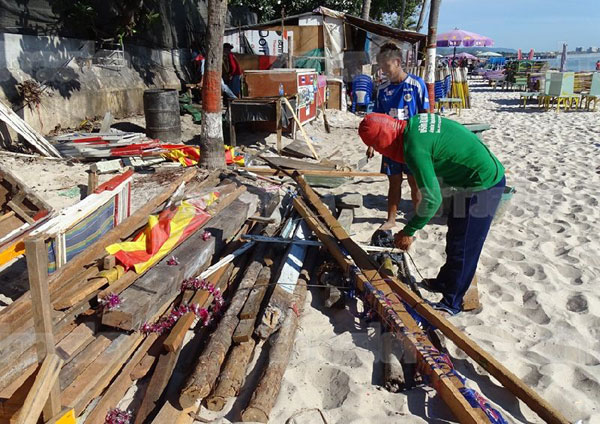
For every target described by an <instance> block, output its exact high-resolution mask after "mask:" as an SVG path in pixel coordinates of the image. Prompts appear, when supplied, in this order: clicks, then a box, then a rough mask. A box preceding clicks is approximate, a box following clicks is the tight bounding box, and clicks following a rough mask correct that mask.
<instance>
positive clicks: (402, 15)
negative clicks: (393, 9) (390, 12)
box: [398, 0, 406, 29]
mask: <svg viewBox="0 0 600 424" xmlns="http://www.w3.org/2000/svg"><path fill="white" fill-rule="evenodd" d="M405 11H406V0H402V11H401V12H400V22H399V25H398V28H400V29H404V12H405Z"/></svg>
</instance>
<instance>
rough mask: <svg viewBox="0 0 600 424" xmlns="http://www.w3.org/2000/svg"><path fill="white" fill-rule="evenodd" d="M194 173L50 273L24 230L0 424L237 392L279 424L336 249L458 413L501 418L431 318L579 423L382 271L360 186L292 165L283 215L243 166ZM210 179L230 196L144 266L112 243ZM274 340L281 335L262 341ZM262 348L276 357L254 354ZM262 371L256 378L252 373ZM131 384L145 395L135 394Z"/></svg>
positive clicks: (6, 332) (138, 412) (535, 403)
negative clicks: (317, 279) (308, 318)
mask: <svg viewBox="0 0 600 424" xmlns="http://www.w3.org/2000/svg"><path fill="white" fill-rule="evenodd" d="M195 176H196V171H195V170H194V169H191V170H188V171H187V172H186V173H185V174H183V175H181V176H180V177H179V178H178V179H177V180H176V181H173V182H172V184H170V185H169V186H168V187H166V188H165V190H164V192H163V193H162V194H161V195H159V196H158V197H157V198H155V199H153V200H152V201H150V202H149V203H148V204H147V205H146V206H144V207H143V208H142V209H141V210H139V211H137V212H136V213H134V214H133V215H131V216H130V217H129V218H127V219H125V220H124V221H123V222H122V223H121V224H119V225H117V226H116V227H115V228H113V229H112V230H110V231H109V232H108V233H106V234H105V235H104V236H103V237H102V238H100V239H99V240H97V241H96V242H95V243H94V244H92V245H91V246H89V247H88V249H86V250H85V252H82V253H81V254H79V255H78V256H76V257H74V258H73V259H71V260H70V261H68V262H66V263H65V264H63V265H62V266H61V267H60V268H59V269H58V270H57V271H56V272H55V273H54V274H52V275H51V276H50V277H49V276H48V272H47V270H48V265H47V258H48V255H47V248H46V244H45V239H44V238H43V237H32V238H29V239H27V241H26V250H27V259H28V261H27V262H28V272H29V279H30V287H31V292H30V293H28V294H27V295H25V296H23V297H22V298H21V299H19V300H17V301H16V302H14V303H13V304H12V305H11V306H10V307H8V308H6V309H5V310H4V311H2V312H0V326H1V327H0V329H1V330H2V332H1V334H0V359H1V362H0V364H2V369H1V370H0V421H2V422H36V421H37V420H38V418H39V417H40V415H42V416H43V419H44V422H48V421H52V420H54V421H52V422H55V421H56V420H59V419H60V420H62V421H60V422H63V423H64V422H75V421H74V419H75V417H79V419H80V422H89V423H104V422H108V423H112V422H130V423H157V424H158V423H192V422H193V421H195V420H199V421H205V422H209V421H207V420H206V419H205V418H203V417H202V414H203V411H202V408H206V409H209V410H211V411H222V410H223V409H225V408H226V407H227V406H228V405H230V404H231V403H233V401H234V399H235V398H237V399H235V403H236V404H238V406H239V405H240V403H243V404H242V405H241V408H240V413H239V416H236V417H235V419H238V418H239V419H241V420H242V421H244V422H263V423H267V422H269V418H270V415H271V411H272V409H273V407H274V405H275V402H276V400H277V396H278V394H279V390H280V387H281V381H282V378H283V375H284V372H285V370H286V367H287V365H288V362H289V360H290V356H291V352H292V349H293V344H294V338H295V333H296V329H297V327H298V322H299V319H300V318H299V317H300V316H301V313H302V308H303V306H304V303H305V297H306V293H307V288H308V285H309V283H310V280H311V275H312V274H313V272H312V270H313V268H314V267H315V266H316V265H317V262H318V261H319V260H321V259H323V258H324V257H327V255H326V253H327V252H328V253H329V255H330V256H331V258H333V260H334V261H335V262H337V264H338V265H339V268H340V269H341V270H342V272H343V274H344V277H345V278H346V279H347V281H352V282H353V283H352V287H350V288H355V289H356V290H357V292H358V293H360V295H361V297H362V300H363V301H364V302H365V303H367V304H368V305H369V306H370V307H371V308H372V310H373V311H374V312H375V313H376V314H377V316H378V317H379V319H380V320H381V322H382V324H383V326H384V327H385V329H386V330H387V332H388V334H389V335H390V336H391V337H393V339H395V341H396V343H395V344H393V343H392V344H389V346H392V350H394V349H395V350H396V351H397V352H395V353H396V356H397V357H398V358H399V359H400V362H401V363H402V364H412V365H413V371H414V372H416V371H417V370H418V373H419V374H420V375H421V376H427V378H428V381H430V382H431V384H432V386H433V387H434V389H435V390H437V391H438V393H439V395H440V398H441V399H442V400H443V401H444V402H445V403H446V404H447V405H448V407H449V408H450V410H451V411H452V412H453V414H454V415H455V416H456V418H457V419H458V420H459V421H460V422H467V423H481V422H493V421H492V420H491V418H490V415H489V413H490V410H491V411H492V412H493V411H494V410H493V409H489V408H486V409H485V410H484V409H483V408H482V407H481V404H480V403H478V402H472V401H471V400H472V399H471V398H470V397H469V396H475V395H473V390H472V389H469V388H467V387H466V386H465V381H464V380H463V379H462V378H461V377H460V376H459V375H458V374H457V373H456V372H455V370H454V369H453V367H452V364H451V362H450V361H448V360H447V357H446V356H445V353H444V352H443V350H441V349H440V348H439V346H438V345H436V344H435V343H434V342H433V341H432V339H431V338H430V337H429V333H428V332H427V331H426V328H425V327H426V325H425V324H427V323H429V324H431V325H434V326H435V327H436V328H437V329H439V330H440V331H441V332H442V333H443V334H444V335H445V336H446V337H448V338H449V339H451V340H452V341H453V342H454V343H456V344H457V345H458V346H459V347H460V348H461V349H463V350H464V351H465V353H467V354H468V355H469V356H470V357H471V358H472V359H473V360H474V361H476V362H477V363H479V364H480V365H481V366H482V367H483V368H484V369H486V370H487V371H488V372H489V373H490V374H491V375H492V376H493V377H495V378H496V379H497V380H498V381H499V382H501V383H502V384H503V385H504V386H505V387H506V388H507V389H508V390H510V391H512V392H513V393H515V395H516V396H518V397H519V398H520V399H522V400H523V401H524V402H525V403H527V405H528V406H529V407H530V408H531V409H532V410H534V411H535V412H537V413H538V414H539V415H540V417H541V418H542V419H544V420H546V421H548V422H552V423H565V422H567V421H566V420H565V419H564V417H563V416H562V415H561V414H560V412H558V411H556V410H555V409H554V408H553V407H552V406H551V405H549V404H548V403H546V402H545V401H544V400H543V399H541V398H540V397H539V396H538V395H537V394H536V393H535V392H533V391H532V390H531V389H530V388H528V387H527V386H526V385H525V384H524V383H523V382H522V381H520V380H519V379H518V378H517V377H516V376H514V375H513V374H512V373H510V371H509V370H507V369H506V368H505V367H503V366H502V365H501V364H500V363H499V362H498V361H496V360H495V359H494V358H493V357H492V356H491V355H489V354H488V353H486V352H485V351H483V350H482V349H481V348H480V347H479V346H477V345H476V344H475V343H474V342H473V341H471V340H470V339H469V338H468V337H467V336H466V335H464V334H463V333H461V332H460V331H459V330H458V329H457V328H456V327H455V326H453V325H452V324H451V323H450V322H448V321H447V320H446V319H444V318H443V317H441V316H440V315H438V314H437V313H436V311H434V310H433V309H432V308H431V307H430V306H429V305H428V304H427V303H426V302H424V301H423V299H421V298H420V297H419V296H418V295H417V294H416V293H414V292H413V291H411V289H410V288H409V286H408V285H407V284H404V283H403V282H401V281H399V280H398V279H396V278H395V277H394V276H392V275H387V274H385V275H384V274H382V273H381V270H380V267H378V266H377V265H375V264H374V263H373V262H372V261H371V258H370V257H369V256H368V255H367V254H366V253H365V251H364V250H363V249H362V248H361V247H360V246H359V245H358V244H356V243H355V242H354V241H353V240H352V239H351V238H350V237H349V236H348V231H347V229H348V228H349V226H350V225H351V221H352V218H353V217H352V214H353V208H356V207H360V200H361V199H360V198H357V197H356V196H340V197H338V198H337V199H336V198H335V197H332V198H331V199H330V200H331V205H330V207H329V208H328V207H327V206H325V203H324V202H323V199H322V198H320V197H319V196H318V195H317V194H316V193H315V192H314V191H313V189H312V188H311V186H310V185H309V184H308V183H307V182H306V180H305V179H304V178H303V177H302V176H301V175H300V174H299V173H297V172H296V173H294V174H290V176H291V177H292V178H293V179H294V181H295V183H296V185H297V187H298V192H297V193H296V195H294V196H291V197H288V198H287V199H288V200H289V201H290V202H291V204H290V205H281V207H280V208H278V211H279V213H278V214H274V215H273V216H275V215H277V216H278V217H279V218H280V219H279V220H277V219H269V218H267V217H270V216H271V215H272V212H273V211H274V210H275V209H276V208H277V207H278V206H280V204H279V203H280V201H279V196H278V195H276V194H273V192H269V191H267V190H265V189H263V188H261V187H260V184H259V183H254V184H253V185H249V182H248V180H247V179H245V178H244V177H238V176H235V175H234V174H228V175H223V176H216V175H213V176H211V177H209V178H207V179H205V180H202V181H198V180H197V179H196V178H195ZM182 182H187V184H186V188H185V191H184V192H183V193H181V191H180V190H178V188H179V187H180V185H181V183H182ZM246 187H247V188H246ZM207 191H208V192H210V193H216V192H218V193H220V195H219V196H218V201H217V202H216V203H214V204H211V205H210V206H208V207H207V208H206V212H207V213H209V214H210V219H209V220H208V221H207V222H206V224H205V225H204V226H203V227H201V228H199V229H198V230H196V231H195V232H194V233H193V234H191V235H189V237H188V238H186V239H185V240H183V241H181V242H180V243H179V244H178V245H176V246H174V247H173V248H172V250H171V251H170V252H169V254H168V255H167V256H165V257H164V258H163V259H162V260H160V261H158V262H157V263H156V264H155V265H154V266H152V267H150V268H149V269H147V270H146V271H145V272H143V273H140V274H137V273H135V272H134V271H133V270H125V269H124V268H123V267H122V266H121V265H119V264H118V263H116V262H115V258H114V257H112V256H107V255H106V253H105V251H104V248H105V247H106V246H107V245H109V244H112V243H115V242H119V241H122V240H127V239H130V238H131V236H132V235H133V234H134V233H136V232H137V230H138V229H139V228H141V227H142V226H143V224H144V222H145V221H146V220H147V217H148V215H149V214H151V213H154V212H156V210H161V209H163V208H164V207H165V203H166V202H168V201H170V200H174V201H176V200H177V199H179V200H181V199H186V198H190V197H194V196H199V195H201V194H202V193H206V192H207ZM175 192H177V195H176V199H171V198H172V195H173V193H175ZM338 210H339V217H340V220H341V221H345V222H344V224H343V225H342V223H341V222H340V221H338V219H336V218H335V217H334V213H336V212H337V211H338ZM345 228H346V229H345ZM313 233H314V235H316V237H317V238H318V239H319V241H320V243H319V244H318V245H316V243H315V242H314V240H310V239H311V237H312V235H313ZM243 236H244V237H243ZM244 240H245V241H244ZM265 241H270V243H266V242H265ZM273 241H276V243H273ZM417 315H419V316H421V317H422V318H423V320H424V321H423V323H425V324H423V323H421V324H418V323H417V321H416V320H415V317H416V316H417ZM265 343H269V344H270V347H269V349H265V350H262V348H263V346H264V345H265ZM389 346H388V347H389ZM259 354H260V356H261V358H264V361H262V360H261V361H256V362H255V363H253V362H254V361H253V358H254V357H255V356H256V355H259ZM251 364H252V365H251ZM388 368H390V369H391V367H388ZM390 372H391V371H390ZM250 373H252V374H253V375H255V376H258V378H256V379H252V380H251V381H246V378H247V376H248V375H249V374H250ZM404 377H406V376H403V377H402V378H401V380H398V381H395V382H394V386H395V387H396V388H400V389H401V388H404V387H410V386H411V381H412V379H413V377H414V375H410V376H408V377H410V379H411V381H406V379H405V378H404ZM424 380H425V379H424ZM142 382H143V384H142ZM137 383H140V384H137ZM134 385H136V386H137V392H136V395H135V396H136V401H135V402H131V403H123V399H124V398H125V397H126V393H127V392H128V391H129V390H130V389H132V387H133V386H134ZM242 387H243V388H244V390H246V392H245V393H244V395H245V396H243V397H240V394H241V391H242ZM475 399H481V398H478V397H475ZM119 406H120V407H122V408H123V409H126V410H127V411H124V410H120V409H116V408H118V407H119ZM118 415H120V416H121V417H122V418H123V417H124V418H123V419H122V420H121V421H118V420H117V419H116V418H114V417H116V416H118ZM111 417H112V418H111Z"/></svg>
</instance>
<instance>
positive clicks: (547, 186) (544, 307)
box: [3, 84, 600, 424]
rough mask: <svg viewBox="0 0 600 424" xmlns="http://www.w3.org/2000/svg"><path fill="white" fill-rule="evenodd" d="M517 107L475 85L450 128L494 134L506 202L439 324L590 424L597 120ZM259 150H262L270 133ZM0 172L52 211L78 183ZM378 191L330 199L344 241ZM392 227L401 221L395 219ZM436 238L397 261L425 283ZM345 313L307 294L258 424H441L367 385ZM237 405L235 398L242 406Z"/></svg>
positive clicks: (420, 239)
mask: <svg viewBox="0 0 600 424" xmlns="http://www.w3.org/2000/svg"><path fill="white" fill-rule="evenodd" d="M517 98H518V95H517V94H516V93H511V92H508V93H507V92H500V91H491V90H489V89H487V87H485V86H481V85H477V84H475V86H474V87H473V88H472V100H473V101H472V104H473V108H472V109H471V110H468V111H463V114H462V116H461V117H456V116H452V118H453V119H458V120H459V121H460V122H486V123H489V124H491V125H492V126H493V127H494V128H493V129H492V130H490V131H487V132H485V133H484V139H485V141H486V143H487V144H488V146H489V147H490V148H491V150H492V151H493V152H494V153H495V154H496V155H497V156H498V157H499V159H500V160H501V161H502V162H503V163H504V165H505V166H506V168H507V169H509V174H508V175H507V180H508V184H509V185H511V186H514V187H516V189H517V194H516V195H515V196H514V198H513V201H512V203H511V206H510V208H509V209H508V210H507V212H506V214H505V215H504V218H503V219H502V220H501V221H500V222H498V223H496V224H495V225H494V226H493V228H492V230H491V233H490V235H489V237H488V240H487V242H486V245H485V248H484V251H483V254H482V258H481V261H480V264H479V268H478V275H479V292H480V299H481V302H482V305H483V310H482V311H481V312H479V313H462V314H461V315H459V316H457V317H453V318H451V320H452V321H453V322H454V323H455V324H456V325H458V326H459V327H460V328H462V329H463V330H464V331H465V332H466V334H468V335H469V336H470V337H472V339H473V340H474V341H475V342H477V343H479V344H480V345H481V346H482V347H484V348H485V349H486V350H487V351H488V352H490V353H491V354H492V355H494V356H495V357H496V358H497V359H498V360H500V361H501V362H502V363H503V364H504V365H505V366H507V367H508V368H509V369H510V370H511V371H513V372H514V373H516V374H517V375H518V376H519V377H521V378H523V379H524V381H525V382H527V383H528V384H529V385H530V386H531V387H533V388H534V389H535V390H536V391H537V392H538V393H539V394H540V395H542V396H543V397H544V398H546V399H547V400H548V401H550V403H552V404H553V405H554V406H556V407H558V408H559V409H560V410H561V411H563V413H564V414H565V415H566V416H567V418H569V419H570V420H572V421H576V420H579V419H582V420H584V422H590V423H594V422H600V413H599V412H598V408H599V406H600V367H599V366H598V365H599V364H600V359H599V358H600V330H599V328H600V296H599V293H600V289H598V288H597V287H595V283H596V281H597V279H598V277H599V276H600V256H599V252H600V238H599V236H598V234H599V233H600V219H599V218H600V208H598V201H599V199H600V189H599V188H598V187H600V160H599V159H598V156H599V150H598V149H599V147H600V136H599V135H598V134H600V120H599V118H600V113H587V112H572V113H563V112H561V113H560V114H556V113H554V112H540V111H538V110H537V109H535V108H533V107H530V108H528V109H527V110H526V111H525V112H524V111H523V110H522V109H518V108H517ZM329 120H330V123H331V125H332V127H334V131H333V133H332V134H325V133H324V131H323V129H322V126H321V125H320V124H319V123H315V124H314V125H310V126H308V128H307V131H308V133H309V134H310V135H311V136H314V137H315V140H316V144H317V145H318V146H320V148H321V149H322V151H323V152H324V154H323V156H325V157H327V156H329V157H330V158H331V159H343V160H344V161H345V162H346V163H348V164H351V165H352V164H355V163H357V162H358V160H359V159H361V158H362V157H363V155H364V151H365V147H364V145H363V144H362V142H361V141H360V139H359V138H358V136H357V134H356V128H357V126H358V123H359V122H360V118H357V117H355V116H353V115H351V114H346V113H341V112H338V113H336V112H335V111H330V112H329ZM299 136H300V135H299ZM243 138H244V135H243V134H240V137H239V139H240V140H243ZM266 140H267V142H268V144H269V145H270V146H275V136H274V135H270V136H268V137H267V138H266ZM288 141H289V140H288ZM6 160H7V159H5V158H3V163H6V162H5V161H6ZM9 161H10V163H11V165H12V166H11V168H13V169H19V168H20V172H18V175H19V176H21V177H22V178H23V179H25V180H26V181H27V182H31V185H32V188H33V189H34V190H36V191H38V192H39V193H40V194H42V195H43V197H44V198H45V199H46V200H47V201H49V202H50V203H51V204H52V205H53V206H54V207H56V208H60V207H64V206H66V205H67V204H70V203H72V202H74V201H76V200H77V199H67V198H63V197H60V196H58V195H57V194H58V191H61V189H63V188H69V187H72V186H76V185H77V184H85V183H86V182H87V176H86V175H85V169H86V168H87V167H84V166H81V165H77V166H75V167H69V169H67V168H66V167H64V168H63V166H64V165H61V168H60V169H58V168H55V167H54V166H52V167H50V166H49V165H46V164H44V163H38V164H33V163H32V162H29V163H28V162H27V161H21V160H13V159H10V160H9ZM44 162H45V161H44ZM48 162H49V161H48ZM379 164H380V159H379V158H375V160H373V161H371V162H370V163H369V164H368V166H367V168H366V169H367V170H373V171H377V170H378V169H379ZM23 165H24V166H23ZM21 166H23V167H21ZM49 169H52V174H53V177H54V178H53V181H52V183H51V184H48V181H46V184H44V183H43V182H42V181H40V177H41V176H42V174H40V173H39V172H40V170H43V171H46V170H49ZM43 175H45V174H43ZM38 184H39V187H38V186H37V185H38ZM46 190H47V191H46ZM407 190H408V188H407V187H406V186H405V187H404V193H403V201H402V203H401V209H402V210H403V211H406V212H410V202H408V201H406V200H405V199H407V198H408V192H407ZM319 191H320V192H326V190H322V189H320V190H319ZM386 191H387V183H386V181H385V179H364V180H355V181H354V182H351V183H348V184H345V185H343V186H342V187H340V188H338V189H336V190H334V191H333V192H334V193H336V194H337V193H343V192H348V193H351V192H358V193H361V194H363V195H364V202H365V206H364V207H363V208H361V209H360V210H358V211H357V216H356V217H355V221H354V224H353V227H352V228H353V230H352V232H353V233H354V238H356V239H357V240H359V241H362V242H368V241H369V239H370V236H371V234H372V232H373V231H374V230H375V229H376V228H377V226H379V225H380V224H381V223H382V222H383V221H384V218H385V216H386V212H385V207H386ZM399 221H404V218H403V214H402V213H401V218H400V219H399ZM436 222H437V221H436ZM445 231H446V227H445V226H444V225H442V224H437V223H436V224H430V225H428V226H427V227H425V229H423V230H422V231H419V232H418V233H417V241H416V242H415V243H414V245H413V246H414V247H413V249H412V253H411V254H412V256H413V258H414V260H415V262H416V264H417V266H418V268H419V270H420V271H421V272H422V273H423V275H424V276H425V277H433V276H435V275H436V273H437V270H438V269H439V267H440V266H441V265H442V264H443V262H444V257H445V255H444V244H445V243H444V238H445ZM357 308H358V309H361V308H362V306H361V305H360V304H359V305H356V304H354V305H352V304H350V305H349V306H348V307H347V309H346V310H333V311H331V310H330V311H328V310H325V309H324V308H323V307H322V299H321V297H320V294H319V291H318V290H315V291H312V293H309V295H308V298H307V303H306V306H305V313H304V315H303V317H302V321H301V329H300V331H299V333H298V336H297V341H296V345H295V347H294V352H293V354H292V358H291V362H290V365H289V367H288V370H287V372H286V374H285V376H284V381H283V384H282V388H281V392H280V395H279V397H278V399H277V403H276V405H275V408H274V410H273V411H272V414H271V418H272V419H271V422H273V423H284V422H286V420H288V419H289V418H290V417H292V416H295V418H293V419H292V420H290V422H292V423H298V424H300V423H311V424H312V423H320V422H323V420H322V418H321V417H320V414H319V413H318V412H317V411H316V410H315V408H317V409H320V410H321V411H322V413H323V415H324V416H325V417H326V420H327V422H328V423H344V424H350V423H398V422H407V423H412V422H454V419H453V417H452V414H451V413H450V412H449V410H448V409H447V408H446V407H445V405H444V404H443V403H442V402H441V400H440V399H439V397H438V396H437V395H436V393H435V391H433V389H431V388H428V387H421V388H417V389H413V390H410V391H408V392H406V393H402V394H391V393H388V392H386V391H385V390H384V389H382V388H381V387H380V386H379V385H380V384H381V383H382V378H381V366H380V364H378V363H377V360H378V358H379V352H380V340H379V337H378V331H377V324H376V323H370V324H367V323H365V322H364V321H362V320H360V319H359V317H358V312H357V310H356V309H357ZM449 349H450V352H451V354H452V358H453V360H454V364H455V365H456V368H457V370H458V371H459V372H461V373H462V374H463V375H466V376H467V378H468V379H469V383H468V385H469V386H470V387H473V388H476V389H477V390H479V391H480V393H481V394H483V395H484V396H485V397H487V398H488V399H489V400H490V401H491V402H492V405H494V406H495V407H496V408H499V409H500V410H501V411H502V412H503V414H504V416H505V417H506V418H508V419H509V420H510V421H513V422H541V420H540V419H539V418H538V417H537V415H536V414H535V413H533V412H532V411H530V410H529V409H528V408H527V407H526V406H525V405H524V404H523V403H522V402H519V401H518V400H517V399H516V398H515V397H514V396H512V395H511V394H510V393H509V392H507V391H506V390H504V389H503V388H502V387H501V386H499V385H498V384H497V383H496V382H495V380H493V379H490V378H489V377H488V376H487V374H486V373H485V372H484V371H483V370H482V369H481V367H479V366H478V365H476V364H475V363H474V362H472V361H470V360H466V359H465V354H464V353H463V352H461V351H459V350H458V349H456V348H455V347H454V346H453V345H452V344H450V345H449ZM249 395H250V393H244V397H245V398H246V399H247V397H248V396H249ZM230 406H231V405H230ZM233 406H234V408H233V410H234V412H229V413H226V414H212V415H211V414H207V413H206V411H203V413H202V414H201V415H202V416H210V417H211V418H213V419H215V421H214V422H222V423H229V422H234V421H235V420H236V419H237V416H236V413H235V412H236V411H239V410H240V409H243V407H244V406H245V405H244V402H243V401H242V402H239V401H238V402H236V405H233Z"/></svg>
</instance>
